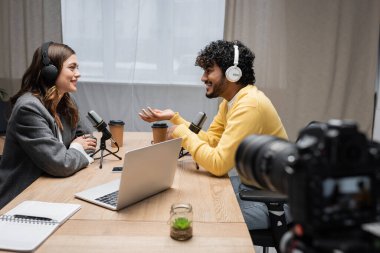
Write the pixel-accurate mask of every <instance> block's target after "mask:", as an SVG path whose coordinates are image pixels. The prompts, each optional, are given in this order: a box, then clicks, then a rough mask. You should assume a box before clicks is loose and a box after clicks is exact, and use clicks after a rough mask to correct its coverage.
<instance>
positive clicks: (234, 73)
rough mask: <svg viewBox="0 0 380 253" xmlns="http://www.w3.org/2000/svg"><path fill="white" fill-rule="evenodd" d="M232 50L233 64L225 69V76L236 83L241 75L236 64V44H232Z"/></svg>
mask: <svg viewBox="0 0 380 253" xmlns="http://www.w3.org/2000/svg"><path fill="white" fill-rule="evenodd" d="M234 52H235V54H234V65H233V66H231V67H229V68H228V69H227V70H226V78H227V80H228V81H230V82H233V83H236V82H237V81H239V80H240V78H241V76H242V73H241V69H240V68H239V67H238V66H237V65H238V64H239V48H238V46H237V45H234Z"/></svg>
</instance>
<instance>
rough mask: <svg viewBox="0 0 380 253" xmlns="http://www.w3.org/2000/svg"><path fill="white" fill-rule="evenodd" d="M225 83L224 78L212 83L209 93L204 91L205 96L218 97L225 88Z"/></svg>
mask: <svg viewBox="0 0 380 253" xmlns="http://www.w3.org/2000/svg"><path fill="white" fill-rule="evenodd" d="M209 83H210V82H205V84H209ZM226 86H227V84H226V83H225V78H223V79H222V80H220V81H219V82H218V84H216V85H215V84H213V85H212V89H213V91H212V93H210V94H207V92H206V97H207V98H217V97H220V95H221V94H222V92H223V91H224V90H225V88H226Z"/></svg>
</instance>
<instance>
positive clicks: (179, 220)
mask: <svg viewBox="0 0 380 253" xmlns="http://www.w3.org/2000/svg"><path fill="white" fill-rule="evenodd" d="M170 213H171V215H170V237H171V238H173V239H175V240H179V241H184V240H188V239H190V238H191V237H192V236H193V224H192V223H193V222H192V208H191V205H190V204H175V205H173V206H172V208H171V212H170Z"/></svg>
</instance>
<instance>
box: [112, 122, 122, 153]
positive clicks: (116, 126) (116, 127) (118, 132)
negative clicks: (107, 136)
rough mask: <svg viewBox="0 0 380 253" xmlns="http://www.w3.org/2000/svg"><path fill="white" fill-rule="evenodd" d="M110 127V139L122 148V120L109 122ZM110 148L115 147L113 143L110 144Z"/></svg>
mask: <svg viewBox="0 0 380 253" xmlns="http://www.w3.org/2000/svg"><path fill="white" fill-rule="evenodd" d="M108 125H109V127H110V132H111V134H112V139H114V140H115V141H116V143H117V145H119V147H122V146H123V134H124V121H122V120H110V122H109V123H108ZM111 146H112V147H116V145H115V143H113V142H112V144H111Z"/></svg>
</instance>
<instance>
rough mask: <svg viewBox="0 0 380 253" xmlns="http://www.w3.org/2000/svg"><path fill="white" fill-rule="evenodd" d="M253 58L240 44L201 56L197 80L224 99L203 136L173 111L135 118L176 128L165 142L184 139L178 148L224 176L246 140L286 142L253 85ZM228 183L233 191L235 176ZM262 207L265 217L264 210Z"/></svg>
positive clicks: (218, 46)
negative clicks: (260, 136) (267, 138)
mask: <svg viewBox="0 0 380 253" xmlns="http://www.w3.org/2000/svg"><path fill="white" fill-rule="evenodd" d="M254 59H255V55H254V54H253V53H252V51H251V50H250V49H249V48H247V47H246V46H245V45H243V44H242V43H241V42H240V41H233V42H230V41H223V40H218V41H213V42H211V43H210V44H209V45H207V46H206V47H205V48H204V49H203V50H201V51H200V52H199V54H198V57H197V58H196V61H195V65H196V66H200V67H201V68H202V69H203V70H204V73H203V75H202V78H201V80H202V82H204V84H205V85H206V97H208V98H217V97H221V98H223V101H222V102H221V103H220V105H219V110H218V113H217V115H216V116H215V117H214V119H213V121H212V123H211V124H210V127H209V128H208V130H207V131H200V132H199V133H198V134H196V133H194V132H192V131H191V130H190V129H189V125H190V122H188V121H186V120H185V119H183V118H182V117H181V116H180V115H179V113H178V112H174V111H173V110H171V109H166V110H159V109H151V108H149V107H148V108H147V109H142V111H141V112H140V113H139V115H140V117H141V118H142V119H143V120H145V121H147V122H154V121H158V120H170V122H171V123H173V124H174V125H173V126H171V127H170V128H169V130H168V136H167V137H168V138H169V139H170V138H179V137H180V138H182V147H183V148H184V149H186V150H187V151H188V152H189V153H190V154H191V155H192V157H193V159H194V160H195V161H196V162H197V163H198V164H199V165H200V166H202V167H203V168H204V169H206V170H207V171H208V172H210V173H211V174H213V175H215V176H223V175H226V174H227V173H228V172H229V171H230V170H231V169H232V168H233V167H234V166H235V159H234V158H235V152H236V150H237V148H238V146H239V144H240V143H241V141H242V140H243V139H244V138H245V137H247V136H249V135H252V134H265V135H273V136H277V137H280V138H285V139H287V138H288V136H287V134H286V131H285V128H284V126H283V125H282V122H281V120H280V117H279V116H278V114H277V112H276V109H275V108H274V106H273V105H272V103H271V101H270V100H269V99H268V98H267V97H266V96H265V94H264V93H263V92H262V91H260V90H259V89H258V88H257V87H256V86H255V85H254V84H255V73H254V69H253V61H254ZM230 67H231V68H230ZM239 69H240V70H239ZM232 182H233V184H234V188H235V191H237V187H238V185H239V184H240V181H239V180H238V177H234V180H233V181H232ZM243 183H247V184H248V185H250V183H249V182H243ZM239 202H242V201H241V200H240V199H239ZM252 203H256V202H251V203H250V204H252ZM240 204H241V203H240ZM261 204H262V203H261ZM260 208H261V209H263V212H266V214H265V215H266V216H267V215H268V214H267V211H266V207H265V205H264V204H262V205H261V207H260ZM242 210H243V208H242ZM243 214H244V210H243ZM244 216H245V218H246V217H247V216H246V215H244ZM254 220H255V221H254V222H248V221H247V219H246V221H247V224H248V227H249V229H259V228H265V227H268V224H267V218H264V221H262V218H260V217H259V218H258V220H257V217H256V215H254ZM256 221H257V222H256ZM258 222H259V223H261V222H264V223H263V224H261V225H260V224H258ZM251 223H252V224H251ZM250 224H251V225H250ZM252 226H253V227H252Z"/></svg>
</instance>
